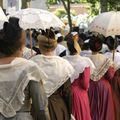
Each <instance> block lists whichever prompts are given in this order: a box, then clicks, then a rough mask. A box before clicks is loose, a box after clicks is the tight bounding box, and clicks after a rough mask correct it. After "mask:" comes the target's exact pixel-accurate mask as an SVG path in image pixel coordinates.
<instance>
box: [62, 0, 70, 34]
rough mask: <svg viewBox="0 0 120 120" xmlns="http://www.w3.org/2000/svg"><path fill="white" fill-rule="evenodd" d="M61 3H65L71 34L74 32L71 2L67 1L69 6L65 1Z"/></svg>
mask: <svg viewBox="0 0 120 120" xmlns="http://www.w3.org/2000/svg"><path fill="white" fill-rule="evenodd" d="M61 2H62V3H63V5H64V8H65V10H66V12H67V15H68V23H69V27H70V32H71V31H72V19H71V15H70V0H67V5H66V3H65V1H64V0H61Z"/></svg>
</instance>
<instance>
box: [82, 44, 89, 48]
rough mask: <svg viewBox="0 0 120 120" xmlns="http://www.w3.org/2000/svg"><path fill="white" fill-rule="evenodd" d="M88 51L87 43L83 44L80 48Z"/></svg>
mask: <svg viewBox="0 0 120 120" xmlns="http://www.w3.org/2000/svg"><path fill="white" fill-rule="evenodd" d="M89 49H90V45H89V43H84V44H83V46H82V50H89Z"/></svg>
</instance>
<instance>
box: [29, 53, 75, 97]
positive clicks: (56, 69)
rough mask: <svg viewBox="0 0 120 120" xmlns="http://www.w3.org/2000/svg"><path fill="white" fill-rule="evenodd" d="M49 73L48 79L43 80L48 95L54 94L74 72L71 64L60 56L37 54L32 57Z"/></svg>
mask: <svg viewBox="0 0 120 120" xmlns="http://www.w3.org/2000/svg"><path fill="white" fill-rule="evenodd" d="M31 60H33V61H34V62H36V63H37V64H38V66H39V67H40V68H41V69H42V70H43V71H44V72H45V73H46V74H47V76H48V79H47V80H46V81H43V85H44V88H45V92H46V94H47V97H49V96H50V95H52V94H53V93H54V92H55V91H56V90H57V89H58V88H59V87H60V86H62V85H63V84H64V83H65V82H66V81H67V80H68V78H70V77H71V76H72V74H73V73H74V69H73V67H72V66H71V64H70V63H69V62H68V61H67V60H64V59H63V58H60V57H58V56H44V55H37V56H34V57H33V58H31Z"/></svg>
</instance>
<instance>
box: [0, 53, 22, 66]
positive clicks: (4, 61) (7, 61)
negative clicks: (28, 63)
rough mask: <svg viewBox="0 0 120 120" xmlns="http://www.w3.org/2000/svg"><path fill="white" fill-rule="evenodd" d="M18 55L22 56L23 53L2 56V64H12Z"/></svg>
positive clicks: (0, 58)
mask: <svg viewBox="0 0 120 120" xmlns="http://www.w3.org/2000/svg"><path fill="white" fill-rule="evenodd" d="M16 57H22V56H21V54H20V53H19V54H18V53H15V54H13V55H11V56H5V57H0V64H10V63H11V62H12V61H13V60H14V59H15V58H16Z"/></svg>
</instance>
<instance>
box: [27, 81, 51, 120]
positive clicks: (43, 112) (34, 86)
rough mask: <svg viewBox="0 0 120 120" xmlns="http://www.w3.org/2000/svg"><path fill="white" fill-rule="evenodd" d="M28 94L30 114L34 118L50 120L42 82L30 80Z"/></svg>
mask: <svg viewBox="0 0 120 120" xmlns="http://www.w3.org/2000/svg"><path fill="white" fill-rule="evenodd" d="M29 91H30V96H31V98H32V115H33V118H34V119H35V120H50V117H49V112H48V100H47V97H46V95H45V92H44V88H43V85H42V82H36V81H30V83H29Z"/></svg>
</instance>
